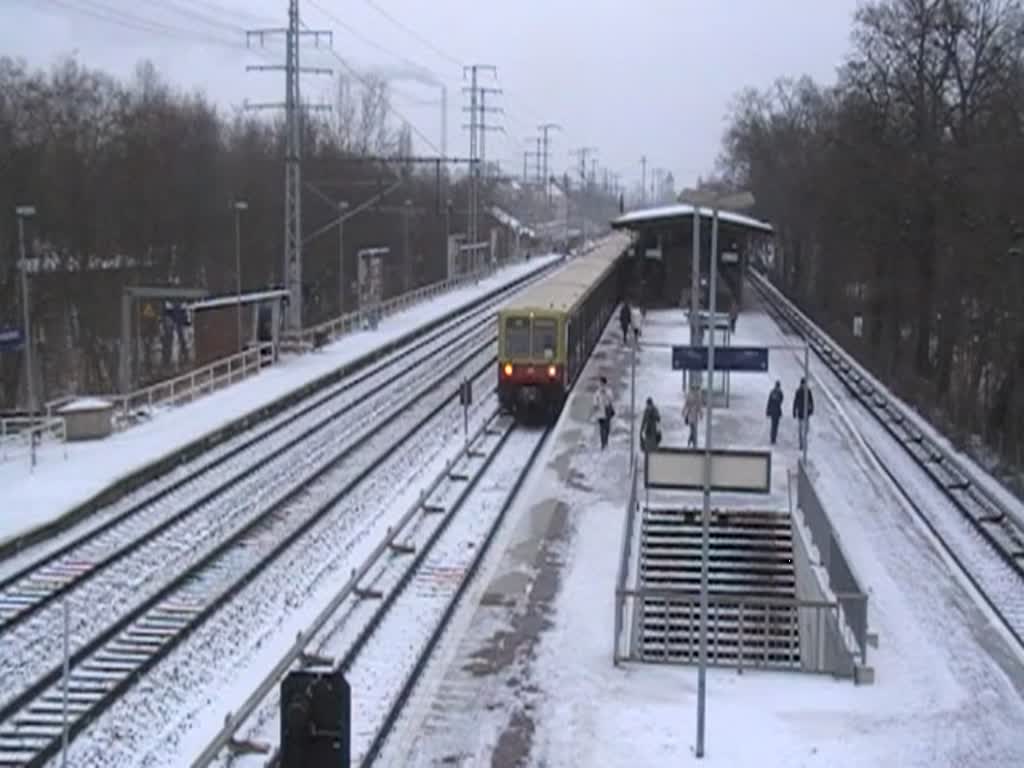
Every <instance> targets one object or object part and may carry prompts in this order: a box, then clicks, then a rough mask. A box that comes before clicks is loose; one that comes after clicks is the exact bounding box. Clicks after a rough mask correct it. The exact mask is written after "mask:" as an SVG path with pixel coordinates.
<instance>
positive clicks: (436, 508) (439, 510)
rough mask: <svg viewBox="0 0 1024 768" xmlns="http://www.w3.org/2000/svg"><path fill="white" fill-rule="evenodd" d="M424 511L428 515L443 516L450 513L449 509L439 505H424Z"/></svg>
mask: <svg viewBox="0 0 1024 768" xmlns="http://www.w3.org/2000/svg"><path fill="white" fill-rule="evenodd" d="M423 511H424V512H425V513H427V514H428V515H443V514H444V513H445V512H447V511H448V508H447V507H442V506H440V505H439V504H424V505H423Z"/></svg>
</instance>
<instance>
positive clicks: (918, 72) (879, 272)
mask: <svg viewBox="0 0 1024 768" xmlns="http://www.w3.org/2000/svg"><path fill="white" fill-rule="evenodd" d="M852 41H853V44H852V50H851V51H850V53H849V55H848V56H847V58H846V60H845V61H844V62H843V64H842V66H841V67H840V68H839V70H838V73H837V80H836V83H835V84H834V85H828V86H825V85H821V84H819V83H815V82H813V81H812V80H810V79H808V78H800V79H784V80H780V81H778V82H777V83H776V85H775V86H774V87H773V88H771V89H769V90H767V91H757V90H747V91H744V92H743V93H741V94H740V95H739V96H738V97H737V99H736V102H735V105H734V108H733V111H732V114H731V117H730V121H729V127H728V129H727V132H726V136H725V140H724V147H723V153H722V159H721V170H722V172H723V174H724V175H725V176H726V177H727V179H728V180H729V181H730V182H731V183H733V184H735V185H739V186H742V187H745V188H749V189H751V190H752V191H753V192H754V194H755V196H756V198H757V206H758V211H757V212H758V213H759V214H760V215H761V216H763V217H764V218H767V219H768V220H770V221H771V222H772V223H773V224H774V225H775V227H776V251H775V258H774V260H773V261H772V263H771V264H770V265H769V273H770V276H771V278H772V279H773V280H774V281H775V282H776V284H777V285H778V286H779V287H780V288H781V289H782V290H783V291H784V292H785V293H786V294H788V295H789V296H790V297H791V298H793V299H795V300H796V301H797V303H798V304H799V305H800V306H801V308H802V309H803V310H804V311H805V312H807V313H808V314H809V315H810V316H811V317H813V318H814V320H815V321H816V322H818V323H819V324H820V325H822V326H823V327H824V328H825V329H826V330H827V331H829V332H830V333H831V334H833V336H834V337H835V338H836V339H837V341H839V342H840V343H841V344H843V345H844V346H845V347H846V348H847V349H848V350H849V351H851V352H852V353H853V354H855V355H856V356H857V357H858V358H859V359H860V361H861V362H862V363H864V364H866V365H867V366H868V367H869V368H870V369H871V370H872V371H873V372H874V373H875V374H876V375H878V376H879V377H880V378H881V379H882V380H883V381H885V382H887V383H888V384H889V385H890V386H891V387H892V388H893V389H894V390H895V391H896V392H897V393H898V394H899V395H900V396H901V397H903V398H905V399H906V400H908V401H909V402H910V403H912V404H913V405H914V407H916V408H917V409H918V410H919V411H921V412H922V413H923V414H924V415H925V416H926V417H927V418H928V419H929V420H931V421H932V423H933V424H935V425H936V426H937V427H939V428H941V429H942V430H944V431H945V432H946V433H947V434H949V435H951V436H953V437H954V438H955V440H956V441H957V442H958V444H959V445H960V446H961V447H964V448H966V449H968V450H970V451H971V452H972V453H973V454H974V455H975V456H976V457H977V458H979V459H981V460H982V461H983V462H984V463H986V464H987V465H988V466H990V467H991V468H993V469H996V470H997V471H998V472H999V473H1000V474H1001V475H1002V476H1003V478H1004V479H1005V480H1007V481H1008V482H1010V483H1011V484H1016V485H1017V489H1018V490H1019V491H1020V490H1022V488H1021V485H1020V479H1021V476H1022V473H1024V203H1022V201H1024V197H1022V196H1021V193H1020V190H1021V179H1022V178H1024V9H1022V5H1021V3H1020V2H1019V0H880V1H879V0H876V1H875V2H870V3H867V4H865V5H863V6H862V7H861V8H860V9H859V10H858V11H857V12H856V14H855V16H854V19H853V36H852Z"/></svg>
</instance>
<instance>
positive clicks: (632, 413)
mask: <svg viewBox="0 0 1024 768" xmlns="http://www.w3.org/2000/svg"><path fill="white" fill-rule="evenodd" d="M639 344H640V341H639V339H637V337H636V334H633V353H632V355H631V356H630V357H631V364H630V369H631V371H630V377H629V403H630V409H629V470H630V472H631V473H632V471H633V469H634V467H635V466H636V348H637V346H639Z"/></svg>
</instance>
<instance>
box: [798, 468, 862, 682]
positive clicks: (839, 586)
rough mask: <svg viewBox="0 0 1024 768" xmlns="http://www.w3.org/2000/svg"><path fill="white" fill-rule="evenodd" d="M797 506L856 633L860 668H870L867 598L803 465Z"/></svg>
mask: <svg viewBox="0 0 1024 768" xmlns="http://www.w3.org/2000/svg"><path fill="white" fill-rule="evenodd" d="M797 505H798V506H799V508H800V511H801V512H803V519H804V522H805V523H806V525H807V529H808V531H809V532H810V534H811V541H812V542H813V543H814V546H815V547H816V548H817V550H818V557H819V558H820V561H821V562H820V564H821V566H822V568H824V569H825V573H826V574H827V575H828V582H829V583H828V587H829V589H830V590H831V591H832V592H833V594H835V596H836V599H837V600H838V601H839V606H840V608H841V610H842V617H843V619H844V620H845V622H846V624H847V626H849V628H850V631H851V632H852V633H853V637H854V640H855V642H856V643H857V648H858V651H859V653H860V660H861V664H867V648H868V595H867V592H866V591H865V590H864V589H862V588H861V584H860V581H859V580H858V579H857V577H856V575H855V574H854V572H853V568H852V567H851V566H850V560H849V558H848V557H847V555H846V553H845V552H844V550H843V546H842V544H841V543H840V541H839V536H838V534H837V533H836V532H835V530H834V529H833V528H832V523H831V522H830V521H829V517H828V513H827V512H826V511H825V506H824V504H823V503H822V501H821V497H820V496H819V495H818V492H817V491H816V490H815V488H814V483H813V482H812V481H811V478H810V476H809V475H808V473H807V466H806V464H805V463H804V462H803V461H800V462H799V463H798V467H797Z"/></svg>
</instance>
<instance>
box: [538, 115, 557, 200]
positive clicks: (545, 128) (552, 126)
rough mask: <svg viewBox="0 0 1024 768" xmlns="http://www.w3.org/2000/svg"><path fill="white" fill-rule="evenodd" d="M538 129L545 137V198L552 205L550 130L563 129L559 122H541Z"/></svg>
mask: <svg viewBox="0 0 1024 768" xmlns="http://www.w3.org/2000/svg"><path fill="white" fill-rule="evenodd" d="M537 130H538V131H540V132H541V135H542V136H543V137H544V199H545V200H546V201H547V204H548V205H551V184H550V183H549V182H548V179H549V178H550V174H549V173H548V156H549V155H548V132H549V131H552V130H559V131H560V130H562V126H560V125H559V124H558V123H541V124H540V125H538V126H537Z"/></svg>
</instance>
